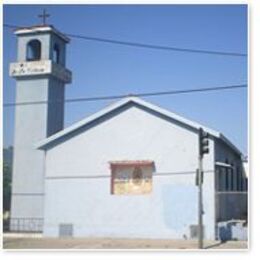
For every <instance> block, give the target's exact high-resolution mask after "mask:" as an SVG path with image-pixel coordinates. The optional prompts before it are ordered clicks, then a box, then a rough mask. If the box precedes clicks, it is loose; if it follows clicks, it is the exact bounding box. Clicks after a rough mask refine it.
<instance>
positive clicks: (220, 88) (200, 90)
mask: <svg viewBox="0 0 260 260" xmlns="http://www.w3.org/2000/svg"><path fill="white" fill-rule="evenodd" d="M241 88H247V84H242V85H232V86H223V87H213V88H194V89H185V90H170V91H162V92H146V93H139V94H128V95H113V96H98V97H82V98H71V99H65V100H58V99H57V100H50V101H32V102H19V103H5V104H4V105H3V106H4V107H13V106H25V105H40V104H47V103H63V102H65V103H73V102H92V101H101V100H115V99H121V98H126V97H129V96H134V97H149V96H164V95H177V94H188V93H196V92H209V91H223V90H234V89H241Z"/></svg>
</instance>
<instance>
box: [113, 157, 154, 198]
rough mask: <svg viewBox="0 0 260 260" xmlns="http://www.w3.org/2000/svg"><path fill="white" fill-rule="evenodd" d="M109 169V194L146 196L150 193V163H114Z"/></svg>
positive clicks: (151, 168)
mask: <svg viewBox="0 0 260 260" xmlns="http://www.w3.org/2000/svg"><path fill="white" fill-rule="evenodd" d="M110 167H111V194H115V195H124V194H125V195H127V194H147V193H151V191H152V173H153V171H154V163H153V162H152V161H114V162H110Z"/></svg>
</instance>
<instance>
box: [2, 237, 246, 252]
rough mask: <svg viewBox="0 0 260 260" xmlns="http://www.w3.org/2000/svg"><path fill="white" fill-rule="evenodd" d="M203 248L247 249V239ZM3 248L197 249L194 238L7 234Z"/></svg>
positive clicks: (218, 243) (214, 243) (207, 243)
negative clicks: (47, 236) (75, 236)
mask: <svg viewBox="0 0 260 260" xmlns="http://www.w3.org/2000/svg"><path fill="white" fill-rule="evenodd" d="M204 246H205V249H207V250H215V249H232V250H237V249H247V241H228V242H225V243H220V242H219V241H205V243H204ZM3 248H4V249H141V250H143V249H197V241H196V240H162V239H160V240H159V239H111V238H63V239H57V238H42V237H40V236H36V237H33V236H20V235H17V236H15V235H13V236H10V235H7V236H5V235H4V237H3Z"/></svg>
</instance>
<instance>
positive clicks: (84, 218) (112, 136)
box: [44, 105, 215, 239]
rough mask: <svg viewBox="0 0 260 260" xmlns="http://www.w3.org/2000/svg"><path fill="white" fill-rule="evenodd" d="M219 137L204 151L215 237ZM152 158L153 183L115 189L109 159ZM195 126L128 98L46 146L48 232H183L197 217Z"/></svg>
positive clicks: (209, 228)
mask: <svg viewBox="0 0 260 260" xmlns="http://www.w3.org/2000/svg"><path fill="white" fill-rule="evenodd" d="M213 147H214V143H213V140H210V148H211V149H210V151H211V153H210V154H209V155H206V156H205V171H206V172H205V176H204V184H203V186H204V189H203V197H204V211H205V214H204V225H205V236H206V238H208V239H214V238H215V203H214V199H215V197H214V185H215V184H214V172H213V170H214V159H213V158H214V149H213ZM144 159H146V160H153V161H154V163H155V173H154V175H153V191H152V193H151V194H146V195H128V196H127V195H121V196H119V195H111V193H110V175H111V172H110V168H109V161H111V160H144ZM197 164H198V134H197V133H196V132H195V131H192V130H191V129H187V128H185V127H183V126H180V125H178V124H176V122H172V121H170V120H165V119H163V118H162V117H161V116H159V115H155V114H154V113H150V112H148V111H145V110H143V109H140V107H136V106H132V105H129V106H127V107H125V108H124V109H122V110H121V111H115V112H114V113H112V114H111V115H109V116H108V117H107V118H104V119H103V120H100V121H99V122H98V123H97V124H94V125H92V127H90V128H89V127H85V128H84V127H83V128H82V129H80V130H79V131H78V132H77V134H76V135H74V136H73V135H71V136H69V137H66V138H65V139H64V140H63V142H59V143H57V144H56V145H55V146H53V147H52V148H50V149H49V150H47V151H46V179H45V185H46V186H45V193H46V196H45V217H44V219H45V225H44V235H45V236H51V237H57V236H58V234H59V225H60V224H66V223H67V224H72V225H73V227H74V236H79V237H82V236H98V237H106V236H109V237H143V238H180V239H182V238H184V237H187V238H189V237H190V225H196V224H197V222H198V218H197V217H198V210H197V207H198V202H197V198H198V194H197V186H195V173H194V172H195V170H196V168H197Z"/></svg>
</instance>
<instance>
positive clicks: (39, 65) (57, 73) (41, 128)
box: [10, 15, 72, 231]
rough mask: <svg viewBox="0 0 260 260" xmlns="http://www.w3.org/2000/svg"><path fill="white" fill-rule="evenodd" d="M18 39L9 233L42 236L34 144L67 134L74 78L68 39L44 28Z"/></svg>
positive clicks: (40, 163)
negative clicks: (67, 94)
mask: <svg viewBox="0 0 260 260" xmlns="http://www.w3.org/2000/svg"><path fill="white" fill-rule="evenodd" d="M45 16H46V15H45ZM15 34H16V36H17V44H18V49H17V62H15V63H11V65H10V76H11V77H14V78H15V79H16V104H17V105H16V107H15V136H14V162H13V184H12V202H11V223H10V228H11V230H13V231H15V230H19V231H41V230H42V223H43V214H44V205H43V201H44V200H43V198H44V164H45V163H44V161H45V158H44V152H43V151H40V150H37V149H35V144H36V143H37V142H38V141H40V140H42V139H45V138H46V137H48V136H50V135H53V134H55V133H56V132H58V131H60V130H62V129H63V121H64V91H65V84H66V83H70V82H71V76H72V75H71V72H70V71H69V70H68V69H66V67H65V63H66V44H67V43H68V42H69V39H68V38H67V37H66V36H65V35H64V34H62V33H60V32H59V31H58V30H56V29H55V28H54V27H53V26H49V25H46V24H45V23H44V24H43V25H40V26H33V27H26V28H19V29H17V30H16V31H15ZM39 101H40V102H39ZM42 101H44V102H42ZM37 102H38V103H37Z"/></svg>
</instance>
